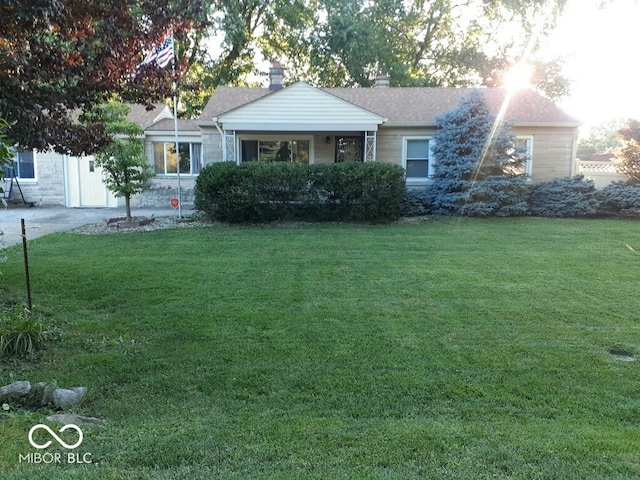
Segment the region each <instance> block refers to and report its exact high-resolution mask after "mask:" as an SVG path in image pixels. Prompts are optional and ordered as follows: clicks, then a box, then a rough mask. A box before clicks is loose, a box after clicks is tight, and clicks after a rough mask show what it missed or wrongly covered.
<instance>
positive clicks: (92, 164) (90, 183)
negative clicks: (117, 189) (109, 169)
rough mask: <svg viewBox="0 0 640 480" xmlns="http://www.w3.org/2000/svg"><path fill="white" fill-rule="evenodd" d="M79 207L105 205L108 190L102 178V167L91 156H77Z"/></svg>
mask: <svg viewBox="0 0 640 480" xmlns="http://www.w3.org/2000/svg"><path fill="white" fill-rule="evenodd" d="M78 176H79V179H78V180H79V184H78V186H79V187H80V206H81V207H106V206H107V201H108V196H109V192H108V190H107V186H106V185H105V184H104V181H103V179H102V168H100V167H98V166H97V165H96V161H95V159H94V158H93V157H80V158H78Z"/></svg>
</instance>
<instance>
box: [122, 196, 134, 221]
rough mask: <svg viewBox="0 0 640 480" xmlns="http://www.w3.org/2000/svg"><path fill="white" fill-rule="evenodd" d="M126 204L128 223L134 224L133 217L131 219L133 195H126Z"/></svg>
mask: <svg viewBox="0 0 640 480" xmlns="http://www.w3.org/2000/svg"><path fill="white" fill-rule="evenodd" d="M124 203H125V205H126V211H127V222H132V221H133V217H131V195H125V197H124Z"/></svg>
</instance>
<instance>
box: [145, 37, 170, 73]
mask: <svg viewBox="0 0 640 480" xmlns="http://www.w3.org/2000/svg"><path fill="white" fill-rule="evenodd" d="M172 59H173V37H172V36H171V35H170V36H168V37H167V38H165V39H164V42H162V45H160V46H159V47H155V48H154V49H153V50H151V51H150V52H149V54H148V55H147V56H146V58H145V59H144V60H143V61H142V63H141V64H140V66H142V65H146V64H148V63H153V62H155V63H156V64H157V65H158V66H159V67H160V68H164V67H166V66H167V65H169V63H170V62H171V60H172Z"/></svg>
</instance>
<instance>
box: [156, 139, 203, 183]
mask: <svg viewBox="0 0 640 480" xmlns="http://www.w3.org/2000/svg"><path fill="white" fill-rule="evenodd" d="M178 149H179V152H180V173H181V174H184V175H197V174H199V173H200V169H201V168H202V144H201V143H178ZM153 162H154V165H155V171H156V173H157V174H158V175H173V174H177V173H178V165H177V161H176V144H175V142H154V144H153Z"/></svg>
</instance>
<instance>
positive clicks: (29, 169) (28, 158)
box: [13, 150, 36, 180]
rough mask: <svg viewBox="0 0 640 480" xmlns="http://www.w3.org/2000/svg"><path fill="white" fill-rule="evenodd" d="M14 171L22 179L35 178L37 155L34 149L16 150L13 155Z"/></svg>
mask: <svg viewBox="0 0 640 480" xmlns="http://www.w3.org/2000/svg"><path fill="white" fill-rule="evenodd" d="M13 171H14V173H15V175H16V177H18V178H19V179H20V180H25V179H27V180H35V178H36V155H35V153H34V151H33V150H27V151H24V152H20V151H18V152H15V155H14V157H13Z"/></svg>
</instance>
